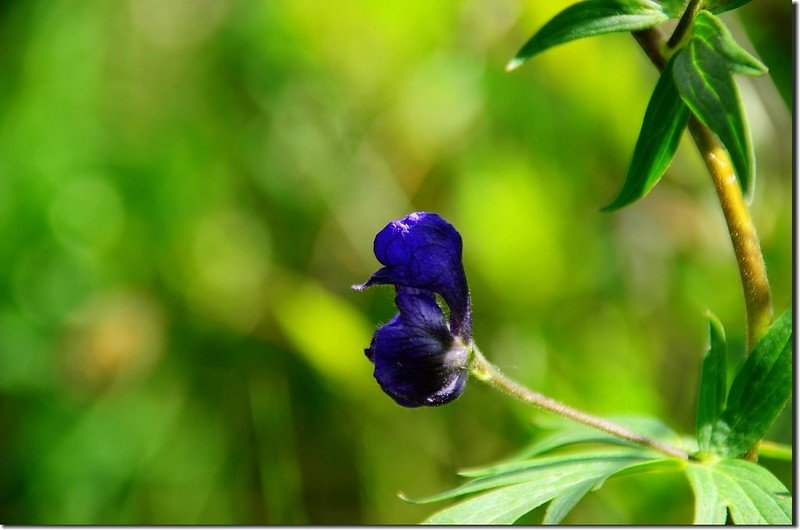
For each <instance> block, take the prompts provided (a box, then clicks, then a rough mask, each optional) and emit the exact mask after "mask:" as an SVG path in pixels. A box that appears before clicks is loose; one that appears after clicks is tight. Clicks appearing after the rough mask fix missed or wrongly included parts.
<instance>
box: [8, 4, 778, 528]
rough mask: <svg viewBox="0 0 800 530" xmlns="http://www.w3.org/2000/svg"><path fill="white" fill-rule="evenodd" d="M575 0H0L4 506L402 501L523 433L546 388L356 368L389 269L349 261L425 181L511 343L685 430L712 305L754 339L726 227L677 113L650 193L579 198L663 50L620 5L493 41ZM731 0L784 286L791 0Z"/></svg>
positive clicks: (659, 518)
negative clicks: (654, 53)
mask: <svg viewBox="0 0 800 530" xmlns="http://www.w3.org/2000/svg"><path fill="white" fill-rule="evenodd" d="M569 3H570V2H567V1H558V2H555V1H554V2H533V1H527V2H525V1H520V0H466V1H436V2H430V1H426V0H413V1H406V0H403V1H400V0H395V1H391V2H388V1H387V2H370V1H366V0H363V1H354V0H346V1H342V2H321V1H313V0H309V1H291V2H267V1H264V2H245V1H230V2H224V1H201V0H168V1H164V0H132V1H129V2H114V1H85V2H66V1H56V2H43V1H42V2H37V1H8V0H4V1H3V2H2V4H0V67H1V68H2V75H0V230H2V234H3V237H2V239H0V429H2V430H1V431H0V433H1V434H0V522H2V523H8V524H10V523H17V524H20V523H29V524H58V523H72V524H75V523H77V524H92V523H94V524H97V523H101V524H115V523H128V524H130V523H140V524H148V523H154V524H170V523H230V524H264V523H282V524H292V523H372V524H380V523H413V522H417V521H420V520H422V519H423V518H424V517H425V516H426V515H428V514H430V513H431V512H432V511H434V510H437V509H439V506H415V505H410V504H406V503H404V502H403V501H401V500H400V499H399V498H398V497H397V492H398V491H403V492H405V493H407V494H409V495H412V496H413V495H423V494H427V493H432V492H435V491H438V490H440V489H442V488H446V487H449V486H452V485H455V484H457V483H458V478H457V477H456V475H455V471H456V470H457V469H459V468H465V467H472V466H476V465H482V464H487V463H490V462H492V461H495V460H498V459H501V458H503V457H505V456H507V455H509V454H510V453H513V452H514V451H515V450H517V449H519V448H520V447H521V446H522V445H524V444H525V443H526V442H528V441H529V440H530V439H531V437H533V436H535V435H536V434H537V433H538V432H539V430H538V427H537V422H543V421H549V420H551V419H552V418H550V417H548V416H547V415H546V414H543V413H537V412H536V411H532V410H530V409H528V408H526V407H524V406H522V405H518V404H517V403H514V402H512V401H511V400H510V399H508V398H506V397H504V396H501V395H499V394H496V393H495V392H493V391H492V390H490V389H488V388H485V387H483V386H482V385H481V384H480V383H478V382H477V381H472V382H470V384H469V385H468V387H467V390H466V392H465V394H464V396H463V397H462V398H461V399H459V400H458V401H456V402H455V403H453V404H451V405H449V406H447V407H441V408H430V409H417V410H407V409H403V408H401V407H398V406H396V405H394V403H393V402H392V401H391V400H390V399H389V398H388V397H387V396H385V395H384V394H383V393H382V392H381V391H380V389H379V388H378V386H377V384H375V383H374V381H373V379H372V375H371V372H372V371H371V365H370V363H369V362H368V361H367V360H366V358H365V357H364V354H363V348H364V347H366V346H367V345H368V344H369V340H370V336H371V333H372V331H373V329H374V328H375V327H376V326H378V325H379V324H380V323H382V322H385V321H386V320H387V319H389V318H390V317H391V315H392V314H393V313H394V308H393V305H392V292H391V289H389V288H374V289H371V290H370V291H368V292H366V293H355V292H353V291H351V290H350V285H351V284H353V283H358V282H361V281H363V280H364V279H366V278H367V277H368V275H369V274H370V273H371V272H373V271H374V270H375V269H376V268H377V267H378V264H377V262H376V261H375V259H374V257H373V255H372V239H373V237H374V235H375V233H376V232H377V231H378V230H379V229H380V228H382V227H383V226H384V225H385V224H386V223H387V222H388V221H390V220H392V219H395V218H398V217H401V216H403V215H405V214H407V213H409V212H411V211H415V210H430V211H436V212H439V213H440V214H442V215H443V216H444V217H445V218H447V219H448V220H450V221H451V222H452V223H453V224H454V225H455V226H456V227H457V228H458V229H459V230H460V231H461V233H462V235H463V238H464V242H465V246H464V261H465V267H466V270H467V275H468V278H469V282H470V287H471V290H472V297H473V305H474V321H475V337H476V340H477V341H478V343H479V344H480V345H481V347H482V349H483V351H484V352H485V353H486V354H487V355H488V356H489V357H490V358H491V359H492V360H494V361H495V362H496V363H497V364H499V365H500V367H501V368H502V369H504V370H505V371H506V372H507V373H508V374H509V375H511V376H513V377H515V378H517V379H519V380H521V381H523V382H525V383H527V384H528V385H530V386H532V387H533V388H536V389H538V390H541V391H543V392H546V393H548V394H549V395H551V396H553V397H556V398H558V399H561V400H564V401H566V402H568V403H570V404H572V405H575V406H577V407H581V408H584V409H586V410H588V411H591V412H593V413H597V414H603V415H622V414H644V415H653V416H657V417H659V418H661V419H663V420H664V421H666V422H667V423H669V424H670V425H671V426H673V427H674V428H675V429H677V430H680V431H682V432H686V433H691V432H692V430H693V421H694V420H693V418H694V412H693V408H694V400H695V388H696V384H697V378H698V370H699V361H700V357H701V354H702V352H703V349H704V347H705V342H706V338H705V333H706V330H705V326H706V324H705V319H704V314H705V311H706V310H707V309H710V310H712V311H713V312H714V313H716V314H717V315H718V316H719V317H720V319H721V320H722V322H723V323H724V325H725V327H726V330H727V333H728V336H729V340H730V343H731V344H732V352H733V353H732V355H733V357H734V358H737V357H739V358H740V357H741V356H742V353H741V350H742V346H743V330H744V309H743V300H742V294H741V288H740V284H739V279H738V272H737V269H736V266H735V262H734V258H733V253H732V250H731V246H730V242H729V240H728V237H727V234H726V231H725V226H724V222H723V219H722V216H721V213H720V211H719V208H718V205H717V204H716V198H715V196H714V193H713V190H712V186H711V185H710V181H709V178H708V177H707V175H706V173H705V171H704V168H703V166H702V163H701V161H700V158H699V156H698V155H697V153H696V151H695V149H694V146H693V145H692V144H691V143H690V142H689V140H688V137H687V138H684V141H683V144H682V146H681V148H680V150H679V153H678V156H677V158H676V160H675V163H674V165H673V167H672V168H671V169H670V171H669V172H668V174H667V176H666V177H665V179H664V181H663V182H662V184H661V185H659V186H658V187H657V188H656V189H655V191H654V192H653V193H652V194H651V195H650V196H649V197H647V198H646V199H645V200H644V201H642V202H640V203H638V204H636V205H634V206H632V207H630V208H627V209H625V210H623V211H621V212H619V213H616V214H603V213H600V212H599V211H598V209H599V208H600V207H601V206H603V205H605V204H606V203H607V202H609V201H610V200H611V199H612V198H613V196H614V195H615V193H616V191H617V190H618V189H619V187H620V186H621V183H622V178H623V175H624V173H625V170H626V167H627V164H628V160H629V157H630V155H631V153H632V150H633V145H634V143H635V140H636V137H637V135H638V129H639V126H640V124H641V118H642V116H643V113H644V109H645V106H646V104H647V101H648V98H649V93H650V91H651V90H652V87H653V86H654V83H655V80H656V72H655V70H654V69H653V68H652V66H651V65H650V64H649V63H648V62H647V60H646V59H645V58H644V55H643V54H642V53H641V52H640V51H639V49H638V48H637V46H636V44H635V42H634V40H633V39H632V38H631V37H630V36H629V35H625V34H619V35H609V36H604V37H599V38H595V39H590V40H585V41H579V42H575V43H571V44H567V45H564V46H561V47H559V48H556V49H553V50H552V51H550V52H548V53H546V54H544V55H542V56H540V57H538V58H536V59H535V60H533V61H532V62H531V63H530V64H528V65H526V66H525V67H524V68H522V69H521V70H520V71H518V72H515V73H514V74H513V75H509V74H505V73H504V72H503V67H504V65H505V63H506V62H507V60H508V59H509V58H510V57H511V56H512V55H513V54H514V52H515V51H516V50H517V48H518V47H519V46H520V45H521V44H522V43H523V42H524V41H525V40H526V39H527V38H528V37H529V36H530V34H531V33H532V32H533V31H534V30H536V29H537V28H539V27H541V25H542V24H543V23H544V22H545V21H546V20H547V19H548V18H550V17H552V16H553V15H554V14H555V13H556V12H558V11H559V10H560V9H562V8H563V7H564V6H566V5H568V4H569ZM724 18H725V19H726V21H728V22H729V23H730V25H731V27H732V28H733V31H734V33H735V34H736V35H737V37H738V38H739V39H740V41H742V42H743V43H744V45H745V46H746V47H748V48H750V49H755V50H756V51H757V53H758V54H759V55H760V56H761V57H762V58H763V59H764V61H765V62H766V63H767V65H768V66H769V67H770V68H771V72H772V75H771V77H770V76H766V77H763V78H758V79H746V78H742V77H739V83H740V87H741V92H742V95H743V98H744V100H745V105H746V109H747V114H748V117H749V119H750V125H751V128H752V131H753V136H754V144H755V149H756V155H757V160H758V181H757V184H756V195H755V200H754V202H753V205H752V208H753V215H754V218H755V222H756V225H757V227H758V229H759V232H760V236H761V242H762V245H763V250H764V252H765V257H766V261H767V267H768V270H769V274H770V280H771V283H772V288H773V294H774V301H775V307H776V310H777V311H782V310H783V309H784V308H785V307H787V306H788V305H789V304H790V301H791V293H792V224H791V216H792V210H791V206H792V204H791V189H792V185H791V184H792V180H791V162H792V159H791V156H792V155H791V117H790V116H791V114H790V111H789V106H788V105H790V98H791V79H792V77H791V72H792V62H791V61H792V59H791V6H790V4H789V3H788V2H753V3H752V4H749V5H748V6H747V7H745V8H744V9H742V10H740V14H738V13H730V14H728V15H725V17H724ZM731 364H732V365H734V366H732V369H733V368H734V367H735V365H736V362H732V363H731ZM771 438H772V439H774V440H777V441H781V442H789V441H791V414H789V413H788V412H787V413H785V414H784V417H783V418H782V419H781V421H780V422H779V423H778V424H777V426H776V427H775V429H774V432H773V433H772V434H771ZM768 465H770V466H772V467H771V468H772V469H773V470H775V472H776V473H778V474H779V476H780V477H781V478H782V479H783V480H785V481H787V482H788V481H790V480H791V470H790V468H789V466H788V465H772V464H769V463H768ZM690 498H691V497H690V492H689V487H688V484H687V482H686V480H685V478H683V477H681V476H680V475H663V476H656V477H653V476H646V477H644V478H641V477H639V478H637V477H629V478H621V479H615V480H612V481H610V482H609V483H608V484H607V486H606V488H604V489H603V490H602V491H600V492H598V493H595V494H592V495H590V496H589V497H588V498H587V499H585V500H584V501H583V502H582V503H581V504H580V505H579V506H578V508H577V509H576V511H575V512H574V513H573V514H572V515H571V516H570V517H569V518H568V519H567V520H566V522H568V523H589V522H594V523H627V522H638V523H681V522H684V523H685V522H689V521H690V520H691V513H692V506H691V501H690ZM654 505H657V506H658V507H659V509H657V510H656V509H653V506H654ZM535 516H536V514H534V515H533V516H531V517H533V519H530V521H535Z"/></svg>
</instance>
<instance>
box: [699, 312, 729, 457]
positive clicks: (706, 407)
mask: <svg viewBox="0 0 800 530" xmlns="http://www.w3.org/2000/svg"><path fill="white" fill-rule="evenodd" d="M708 343H709V346H708V350H706V353H705V355H703V367H702V370H701V372H700V389H699V390H698V392H697V442H698V444H699V445H700V450H701V451H708V450H709V449H710V448H711V435H712V430H713V428H714V424H715V423H716V421H717V420H718V419H719V417H720V415H721V414H722V411H723V409H724V408H725V393H726V390H727V388H728V382H727V368H726V366H727V364H726V357H727V348H726V344H725V331H724V330H723V328H722V323H720V321H719V320H718V319H717V317H715V316H714V315H712V314H709V321H708Z"/></svg>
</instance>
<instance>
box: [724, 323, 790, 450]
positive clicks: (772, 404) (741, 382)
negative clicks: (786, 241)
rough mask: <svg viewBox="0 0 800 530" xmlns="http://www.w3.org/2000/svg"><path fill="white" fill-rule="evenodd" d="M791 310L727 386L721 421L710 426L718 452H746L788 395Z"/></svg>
mask: <svg viewBox="0 0 800 530" xmlns="http://www.w3.org/2000/svg"><path fill="white" fill-rule="evenodd" d="M792 332H793V331H792V310H791V308H789V309H787V310H786V311H785V312H784V313H783V315H781V316H780V318H778V320H777V321H776V322H775V323H774V324H773V325H772V327H770V329H769V331H767V334H766V335H764V337H762V339H761V340H760V341H758V344H756V347H755V348H754V349H753V351H752V352H751V353H750V355H749V356H748V357H747V359H746V360H745V362H744V364H743V365H742V367H741V368H740V369H739V372H738V373H737V374H736V377H735V378H734V380H733V383H732V384H731V389H730V392H729V393H728V402H727V404H726V407H725V411H724V412H723V413H722V419H721V421H720V422H717V424H716V425H715V427H714V430H715V431H716V432H715V433H714V443H715V444H716V445H717V449H718V451H719V452H720V453H722V454H725V455H730V456H738V455H742V454H744V453H746V452H747V451H748V450H749V449H750V448H751V447H752V446H753V445H754V444H755V443H756V442H758V441H759V440H760V439H761V438H763V437H764V435H765V434H766V433H767V430H768V429H769V428H770V426H771V425H772V423H773V422H774V421H775V419H777V417H778V414H780V412H781V410H783V408H784V407H785V406H786V403H787V402H788V401H789V398H790V397H791V394H792Z"/></svg>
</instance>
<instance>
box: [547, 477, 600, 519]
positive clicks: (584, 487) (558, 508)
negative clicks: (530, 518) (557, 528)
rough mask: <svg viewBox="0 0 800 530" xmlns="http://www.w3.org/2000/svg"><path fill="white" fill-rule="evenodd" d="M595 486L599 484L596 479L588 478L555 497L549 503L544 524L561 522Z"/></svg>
mask: <svg viewBox="0 0 800 530" xmlns="http://www.w3.org/2000/svg"><path fill="white" fill-rule="evenodd" d="M595 486H597V483H596V482H595V481H594V480H586V481H584V482H579V483H578V484H576V485H574V486H573V487H571V488H569V489H568V490H567V491H565V492H564V493H562V494H561V495H559V496H558V497H555V498H554V499H553V500H552V501H550V504H548V505H547V510H546V511H545V512H544V519H542V524H547V525H552V524H559V523H560V522H561V521H563V520H564V517H566V516H567V515H569V512H571V511H572V509H573V508H574V507H575V506H576V505H577V504H578V503H579V502H580V500H581V499H583V498H584V497H585V496H586V494H587V493H589V492H590V491H592V489H593V488H594V487H595Z"/></svg>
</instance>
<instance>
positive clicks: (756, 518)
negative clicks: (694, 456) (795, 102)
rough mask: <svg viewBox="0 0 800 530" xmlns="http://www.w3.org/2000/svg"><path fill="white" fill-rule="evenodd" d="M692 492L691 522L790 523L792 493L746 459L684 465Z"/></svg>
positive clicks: (761, 468) (768, 473) (767, 472)
mask: <svg viewBox="0 0 800 530" xmlns="http://www.w3.org/2000/svg"><path fill="white" fill-rule="evenodd" d="M686 473H687V475H688V477H689V482H690V483H691V485H692V489H693V490H694V494H695V516H694V522H695V524H725V517H726V512H727V510H730V512H731V518H732V519H733V522H734V523H736V524H740V525H741V524H791V523H792V496H791V494H790V493H789V491H788V490H787V489H786V487H785V486H784V485H783V484H782V483H781V481H780V480H778V479H777V478H775V476H773V475H772V474H771V473H770V472H769V471H767V470H766V469H764V468H763V467H761V466H759V465H757V464H754V463H752V462H748V461H746V460H720V461H718V462H714V463H708V464H705V463H692V464H690V465H689V466H687V468H686Z"/></svg>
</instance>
